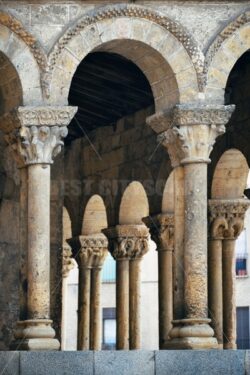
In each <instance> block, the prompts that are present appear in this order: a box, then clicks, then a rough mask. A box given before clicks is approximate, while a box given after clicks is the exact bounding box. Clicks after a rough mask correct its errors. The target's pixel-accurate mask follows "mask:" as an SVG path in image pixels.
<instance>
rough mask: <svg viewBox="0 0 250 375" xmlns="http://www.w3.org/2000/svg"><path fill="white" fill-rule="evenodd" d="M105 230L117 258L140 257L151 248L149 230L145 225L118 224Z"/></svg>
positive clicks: (111, 249) (112, 252)
mask: <svg viewBox="0 0 250 375" xmlns="http://www.w3.org/2000/svg"><path fill="white" fill-rule="evenodd" d="M103 232H104V233H105V234H106V236H107V237H108V241H109V251H110V253H111V255H112V256H113V258H114V259H115V260H118V261H119V260H123V259H127V260H134V259H140V258H142V257H143V255H145V254H146V253H147V252H148V250H149V230H148V228H147V227H146V226H145V225H117V226H116V227H113V228H108V229H105V230H104V231H103Z"/></svg>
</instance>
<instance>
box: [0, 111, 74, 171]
mask: <svg viewBox="0 0 250 375" xmlns="http://www.w3.org/2000/svg"><path fill="white" fill-rule="evenodd" d="M76 111H77V107H19V108H18V109H17V111H16V114H15V115H14V114H12V115H11V116H12V124H13V125H11V121H9V123H10V124H8V123H7V124H5V128H4V130H5V131H6V132H7V131H9V128H10V127H11V129H13V128H15V127H16V128H17V129H14V130H13V131H11V132H10V133H8V134H7V135H6V141H7V142H8V143H9V144H10V145H11V147H12V149H13V151H14V153H15V154H16V156H17V158H19V157H20V156H21V159H22V160H23V162H24V164H26V165H30V164H37V163H44V164H51V163H53V159H54V157H56V156H57V155H58V154H59V152H60V151H61V148H62V147H63V144H64V143H63V139H64V138H65V137H66V136H67V134H68V130H67V125H69V123H70V121H71V120H72V118H73V116H74V115H75V113H76Z"/></svg>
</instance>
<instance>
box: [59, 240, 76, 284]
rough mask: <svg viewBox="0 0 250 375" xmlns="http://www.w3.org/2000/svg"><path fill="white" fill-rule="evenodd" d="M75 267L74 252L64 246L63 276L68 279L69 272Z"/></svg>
mask: <svg viewBox="0 0 250 375" xmlns="http://www.w3.org/2000/svg"><path fill="white" fill-rule="evenodd" d="M74 267H75V264H74V261H73V258H72V251H71V249H70V247H69V246H65V245H64V246H63V267H62V276H63V277H68V275H69V272H70V271H71V270H72V269H73V268H74Z"/></svg>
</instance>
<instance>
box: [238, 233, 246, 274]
mask: <svg viewBox="0 0 250 375" xmlns="http://www.w3.org/2000/svg"><path fill="white" fill-rule="evenodd" d="M246 275H247V236H246V229H244V230H243V231H242V233H241V234H240V236H239V238H238V239H237V241H236V276H238V277H240V276H246Z"/></svg>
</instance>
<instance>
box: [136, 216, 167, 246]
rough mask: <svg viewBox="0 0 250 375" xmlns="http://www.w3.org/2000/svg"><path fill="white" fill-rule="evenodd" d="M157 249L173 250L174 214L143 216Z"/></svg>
mask: <svg viewBox="0 0 250 375" xmlns="http://www.w3.org/2000/svg"><path fill="white" fill-rule="evenodd" d="M143 222H144V223H145V224H146V225H147V227H148V228H149V231H150V234H151V237H152V240H153V241H154V242H155V243H156V245H157V251H171V252H172V251H174V214H173V213H165V214H159V215H155V216H148V217H145V218H143Z"/></svg>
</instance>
